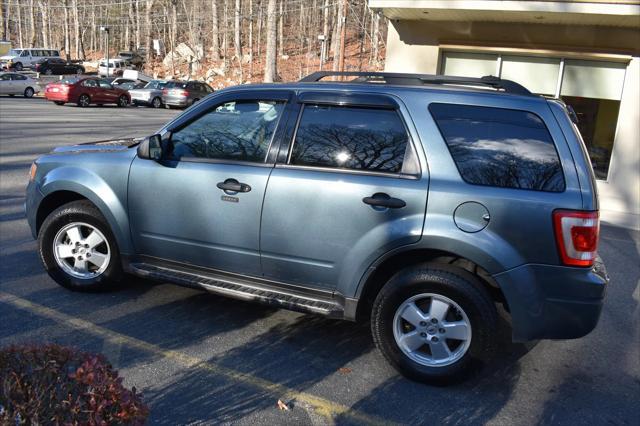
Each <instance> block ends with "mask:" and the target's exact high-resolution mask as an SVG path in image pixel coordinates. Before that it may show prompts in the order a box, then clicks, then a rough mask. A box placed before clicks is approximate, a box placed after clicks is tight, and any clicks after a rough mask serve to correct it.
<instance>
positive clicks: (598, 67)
mask: <svg viewBox="0 0 640 426" xmlns="http://www.w3.org/2000/svg"><path fill="white" fill-rule="evenodd" d="M626 67H627V65H626V64H623V63H617V62H606V61H584V60H572V59H564V58H561V57H560V58H550V57H538V56H521V55H502V54H493V53H468V52H457V51H456V52H444V53H443V54H442V66H441V71H442V73H443V74H446V75H460V76H465V77H482V76H485V75H496V76H499V77H501V78H505V79H508V80H513V81H516V82H518V83H520V84H522V85H523V86H525V87H526V88H528V89H529V90H530V91H532V92H534V93H537V94H541V95H548V96H555V97H558V98H561V99H562V100H563V101H564V102H566V103H567V104H568V105H570V106H571V107H572V108H573V109H574V110H575V111H576V114H577V115H578V120H579V124H578V128H579V129H580V133H581V134H582V137H583V139H584V141H585V144H586V146H587V150H588V152H589V155H590V157H591V163H592V165H593V169H594V171H595V174H596V177H597V178H598V179H607V175H608V173H609V164H610V162H611V153H612V151H613V142H614V139H615V132H616V125H617V123H618V113H619V110H620V99H621V97H622V85H623V82H624V77H625V70H626ZM491 70H494V71H493V72H491Z"/></svg>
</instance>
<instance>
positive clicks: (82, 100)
mask: <svg viewBox="0 0 640 426" xmlns="http://www.w3.org/2000/svg"><path fill="white" fill-rule="evenodd" d="M89 104H91V98H89V95H80V97H79V98H78V106H79V107H82V108H85V107H88V106H89Z"/></svg>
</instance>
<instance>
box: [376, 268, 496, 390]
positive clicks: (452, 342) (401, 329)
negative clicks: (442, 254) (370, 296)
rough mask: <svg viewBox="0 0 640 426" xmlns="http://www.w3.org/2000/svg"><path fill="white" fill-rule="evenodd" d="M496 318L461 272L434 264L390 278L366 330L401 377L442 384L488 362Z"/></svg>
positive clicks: (474, 282) (485, 296) (482, 294)
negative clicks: (483, 361) (370, 331)
mask: <svg viewBox="0 0 640 426" xmlns="http://www.w3.org/2000/svg"><path fill="white" fill-rule="evenodd" d="M497 326H498V316H497V312H496V309H495V306H494V304H493V301H492V300H491V298H490V297H489V295H488V294H487V292H486V291H485V289H484V288H483V287H482V285H481V284H480V283H479V282H478V280H477V279H476V278H475V277H474V276H473V275H471V274H470V273H468V272H467V271H464V270H461V269H457V268H450V267H447V266H443V265H437V264H426V265H423V266H421V267H415V268H409V269H406V270H403V271H401V272H399V273H397V274H396V275H394V276H393V277H392V278H391V280H389V282H388V283H387V284H386V285H385V286H384V287H383V288H382V290H380V293H379V294H378V297H377V298H376V300H375V302H374V306H373V311H372V316H371V329H372V334H373V338H374V341H375V343H376V345H377V346H378V348H379V349H380V351H381V352H382V353H383V355H384V356H385V358H387V360H388V361H389V362H390V363H391V364H392V365H393V366H394V367H395V368H396V369H397V370H398V371H400V372H401V373H402V374H403V375H405V376H407V377H408V378H410V379H412V380H416V381H420V382H426V383H431V384H447V383H451V382H456V381H459V380H461V379H462V378H464V377H466V375H467V374H468V373H469V372H470V371H471V367H472V366H473V364H474V362H476V361H482V360H486V359H488V358H489V357H490V356H491V355H492V352H493V349H494V345H495V334H496V330H497Z"/></svg>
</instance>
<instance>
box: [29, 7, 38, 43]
mask: <svg viewBox="0 0 640 426" xmlns="http://www.w3.org/2000/svg"><path fill="white" fill-rule="evenodd" d="M29 44H30V45H31V47H35V46H36V45H37V44H38V33H37V32H36V13H35V7H34V5H33V0H29Z"/></svg>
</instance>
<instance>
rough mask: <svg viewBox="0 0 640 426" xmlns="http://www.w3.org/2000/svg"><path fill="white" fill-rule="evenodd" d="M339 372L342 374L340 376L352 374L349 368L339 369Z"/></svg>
mask: <svg viewBox="0 0 640 426" xmlns="http://www.w3.org/2000/svg"><path fill="white" fill-rule="evenodd" d="M338 372H340V374H349V373H351V369H350V368H348V367H342V368H339V369H338Z"/></svg>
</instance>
